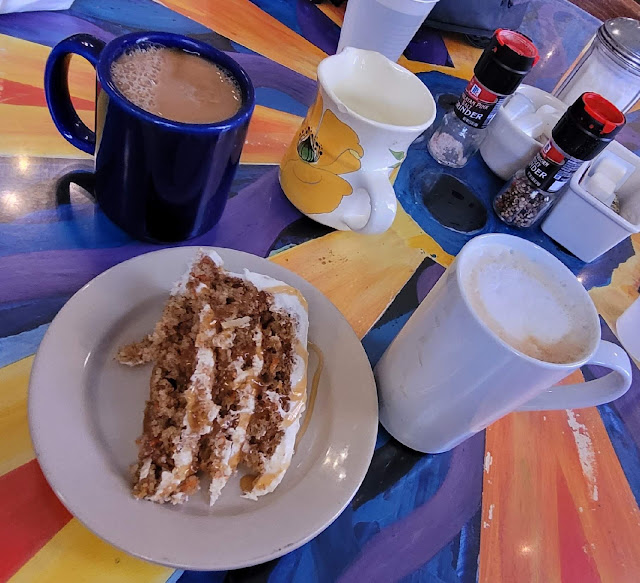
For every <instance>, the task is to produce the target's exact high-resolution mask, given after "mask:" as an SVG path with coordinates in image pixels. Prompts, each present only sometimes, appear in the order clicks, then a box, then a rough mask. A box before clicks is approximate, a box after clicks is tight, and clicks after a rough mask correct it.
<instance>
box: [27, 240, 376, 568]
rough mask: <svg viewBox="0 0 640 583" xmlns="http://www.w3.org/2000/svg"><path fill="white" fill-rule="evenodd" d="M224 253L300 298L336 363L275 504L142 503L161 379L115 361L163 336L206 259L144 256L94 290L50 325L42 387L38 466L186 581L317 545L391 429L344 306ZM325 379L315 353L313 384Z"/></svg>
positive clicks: (102, 527) (92, 285)
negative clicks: (193, 267) (169, 302)
mask: <svg viewBox="0 0 640 583" xmlns="http://www.w3.org/2000/svg"><path fill="white" fill-rule="evenodd" d="M215 250H216V251H217V252H218V253H219V254H220V255H221V257H222V258H223V260H224V263H225V267H226V268H227V269H229V270H230V271H235V272H241V271H242V269H243V268H245V267H246V268H248V269H250V270H251V271H255V272H258V273H263V274H266V275H269V276H271V277H275V278H277V279H280V280H282V281H284V282H286V283H288V284H290V285H292V286H295V287H297V288H298V289H300V290H301V291H302V293H303V294H304V296H305V297H306V299H307V301H308V303H309V320H310V328H309V339H310V341H311V342H313V343H314V344H316V345H317V346H318V347H319V348H320V350H321V351H322V353H323V355H324V359H325V366H324V369H323V372H322V376H321V380H320V383H319V386H318V393H317V400H316V404H315V408H314V409H313V412H312V416H311V422H310V424H309V428H308V430H307V432H306V433H305V434H304V436H303V438H302V440H301V442H300V444H299V446H298V448H297V450H296V453H295V455H294V457H293V461H292V464H291V467H290V468H289V471H288V472H287V474H286V476H285V478H284V480H283V481H282V483H281V484H280V486H279V487H278V488H277V489H276V490H275V491H274V492H273V493H271V494H269V495H267V496H264V497H263V498H261V499H260V500H259V501H258V502H254V501H251V500H245V499H244V498H242V497H241V495H240V494H241V492H240V487H239V477H238V476H236V477H234V478H233V479H232V480H231V481H230V482H229V483H228V484H227V486H226V487H225V489H224V490H223V493H222V496H221V497H220V499H219V500H218V502H217V503H216V504H215V506H213V507H211V508H210V507H209V506H208V504H207V500H206V497H205V493H206V489H205V491H204V492H203V491H200V492H198V493H197V494H195V495H194V496H192V498H191V500H189V502H187V503H186V504H184V505H182V506H171V505H159V504H154V503H152V502H148V501H141V500H136V499H134V498H133V497H132V495H131V492H130V474H129V466H130V464H132V463H133V462H134V461H135V460H136V455H137V450H136V445H135V439H136V437H137V436H138V435H139V433H140V431H141V429H142V416H143V410H144V404H145V400H146V398H147V396H148V390H149V389H148V384H149V376H150V367H137V368H130V367H125V366H122V365H120V364H118V363H117V362H116V361H115V360H114V355H115V353H116V350H117V348H118V347H119V346H121V345H122V344H125V343H127V342H131V341H134V340H137V339H139V338H142V337H143V335H144V334H146V333H148V332H150V331H151V330H152V328H153V325H154V323H155V321H156V320H157V319H158V318H159V316H160V314H161V311H162V307H163V305H164V303H165V301H166V299H167V297H168V295H169V290H170V289H171V287H172V284H173V282H174V281H175V280H177V279H178V278H179V277H180V276H181V275H182V273H183V272H184V271H185V270H186V268H187V266H188V264H189V262H190V260H191V259H192V258H193V256H194V254H195V252H196V248H195V247H181V248H174V249H166V250H162V251H156V252H153V253H149V254H146V255H142V256H139V257H136V258H134V259H131V260H129V261H125V262H124V263H121V264H119V265H116V266H115V267H113V268H112V269H110V270H108V271H106V272H105V273H103V274H101V275H100V276H98V277H96V278H95V279H94V280H93V281H91V282H89V283H88V284H87V285H86V286H85V287H84V288H82V289H81V290H80V291H79V292H78V293H76V294H75V295H74V296H73V297H72V298H71V299H70V300H69V302H68V303H67V304H66V305H65V306H64V307H63V308H62V310H60V313H59V314H58V315H57V316H56V318H55V320H54V321H53V322H52V323H51V326H50V327H49V330H48V331H47V333H46V335H45V337H44V340H43V341H42V344H41V345H40V349H39V350H38V354H37V356H36V359H35V362H34V365H33V370H32V373H31V381H30V385H29V425H30V429H31V437H32V440H33V444H34V447H35V451H36V455H37V457H38V461H39V462H40V465H41V466H42V469H43V471H44V474H45V476H46V477H47V479H48V480H49V483H50V484H51V486H52V487H53V489H54V491H55V492H56V494H57V495H58V497H59V498H60V500H61V501H62V502H63V504H64V505H65V506H66V507H67V508H68V509H69V510H70V511H71V512H72V513H73V514H74V515H75V516H76V517H77V518H78V519H79V520H80V521H82V522H83V523H84V524H85V525H86V526H87V527H88V528H90V529H91V530H92V531H93V532H95V533H96V534H98V535H99V536H101V537H102V538H104V539H105V540H107V541H109V542H110V543H112V544H114V545H115V546H117V547H120V548H121V549H123V550H125V551H127V552H129V553H131V554H133V555H137V556H139V557H142V558H144V559H147V560H149V561H154V562H157V563H162V564H165V565H170V566H172V567H177V568H184V569H206V570H225V569H235V568H239V567H245V566H249V565H254V564H257V563H262V562H264V561H268V560H270V559H274V558H276V557H279V556H281V555H283V554H285V553H287V552H289V551H292V550H293V549H295V548H297V547H299V546H301V545H302V544H304V543H305V542H307V541H309V540H310V539H311V538H313V537H314V536H315V535H316V534H318V533H319V532H320V531H322V530H323V529H324V528H326V527H327V526H328V525H329V524H331V522H332V521H333V520H334V519H335V518H336V517H337V516H338V515H339V514H340V512H342V510H343V509H344V508H345V506H346V505H347V504H348V503H349V501H350V500H351V498H352V497H353V495H354V494H355V492H356V490H357V489H358V487H359V486H360V484H361V482H362V480H363V478H364V476H365V473H366V471H367V468H368V466H369V462H370V461H371V456H372V455H373V448H374V444H375V438H376V432H377V427H378V407H377V398H376V390H375V383H374V379H373V374H372V372H371V367H370V366H369V361H368V359H367V357H366V355H365V352H364V350H363V348H362V345H361V343H360V341H359V340H358V338H357V337H356V335H355V334H354V332H353V330H352V329H351V327H350V326H349V324H348V323H347V321H346V320H345V319H344V318H343V317H342V315H341V314H340V312H339V311H338V310H337V309H336V308H335V306H334V305H333V304H332V303H331V302H330V301H329V300H328V299H327V298H326V297H325V296H323V295H322V294H321V293H320V292H319V291H318V290H317V289H315V288H314V287H313V286H312V285H310V284H309V283H307V282H306V281H305V280H303V279H302V278H300V277H298V276H297V275H295V274H293V273H291V272H290V271H288V270H286V269H284V268H283V267H280V266H279V265H276V264H274V263H271V262H270V261H267V260H266V259H262V258H260V257H256V256H254V255H249V254H247V253H242V252H239V251H232V250H229V249H215ZM316 366H317V359H316V358H314V357H313V353H312V354H311V360H310V365H309V372H310V375H309V376H310V377H312V376H313V372H314V370H315V367H316Z"/></svg>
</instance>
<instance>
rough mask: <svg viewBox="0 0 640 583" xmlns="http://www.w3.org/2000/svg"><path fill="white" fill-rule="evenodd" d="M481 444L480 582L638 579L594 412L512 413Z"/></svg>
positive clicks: (630, 514)
mask: <svg viewBox="0 0 640 583" xmlns="http://www.w3.org/2000/svg"><path fill="white" fill-rule="evenodd" d="M581 380H582V375H581V374H580V372H579V371H578V372H576V373H574V374H573V375H571V377H570V378H569V379H565V381H563V384H564V383H567V382H580V381H581ZM485 443H486V445H485V449H486V457H485V474H484V484H483V493H482V527H483V528H482V530H481V538H480V560H479V576H478V581H479V583H494V582H496V581H539V582H541V583H542V582H544V583H546V582H551V581H553V582H556V581H557V582H563V583H573V582H574V581H575V582H580V583H591V582H592V581H602V582H604V583H632V582H633V583H635V582H637V581H638V573H640V545H638V542H637V541H638V540H640V511H639V510H638V506H637V504H636V500H635V498H634V496H633V493H632V491H631V488H630V487H629V483H628V482H627V479H626V477H625V475H624V472H623V470H622V468H621V466H620V461H619V460H618V457H617V456H616V453H615V450H614V449H613V446H612V445H611V442H610V440H609V436H608V434H607V430H606V428H605V427H604V424H603V422H602V419H601V417H600V414H599V413H598V410H597V409H596V408H588V409H579V410H575V411H540V412H530V413H514V414H511V415H508V416H506V417H504V418H503V419H501V420H499V421H498V422H496V423H494V424H493V425H492V426H491V427H489V428H488V430H487V433H486V442H485Z"/></svg>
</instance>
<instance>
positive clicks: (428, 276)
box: [416, 263, 445, 302]
mask: <svg viewBox="0 0 640 583" xmlns="http://www.w3.org/2000/svg"><path fill="white" fill-rule="evenodd" d="M444 271H445V270H444V267H442V265H438V264H437V263H434V264H433V265H430V266H429V267H427V268H426V269H425V270H424V271H423V272H422V273H421V274H420V277H419V278H418V282H417V284H416V292H417V294H418V302H421V301H422V300H424V298H425V297H426V295H427V294H428V293H429V292H430V291H431V288H432V287H433V286H434V285H435V284H436V281H438V280H439V279H440V277H441V276H442V274H443V273H444Z"/></svg>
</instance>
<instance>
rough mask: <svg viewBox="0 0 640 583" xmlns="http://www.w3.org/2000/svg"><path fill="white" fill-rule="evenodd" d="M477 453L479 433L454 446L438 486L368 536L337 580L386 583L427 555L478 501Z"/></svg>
mask: <svg viewBox="0 0 640 583" xmlns="http://www.w3.org/2000/svg"><path fill="white" fill-rule="evenodd" d="M483 454H484V433H479V434H476V435H474V436H473V437H471V438H470V439H468V440H467V441H466V442H464V443H463V444H461V445H459V446H458V447H456V448H455V449H454V451H453V455H452V457H451V464H450V466H449V471H448V473H447V477H446V478H445V479H444V482H443V483H442V486H440V489H439V490H438V491H437V492H436V493H435V494H434V495H433V496H432V497H431V498H430V499H429V500H428V502H426V503H425V504H423V505H422V506H420V507H418V508H416V509H415V510H414V511H413V512H412V513H411V514H410V515H409V516H407V517H406V518H403V519H402V520H399V521H398V522H395V523H394V524H392V525H390V526H388V527H386V528H384V529H382V530H381V531H380V532H379V533H378V534H376V535H375V536H374V537H373V538H371V539H370V540H369V542H368V543H367V544H366V545H365V546H364V547H363V549H362V551H361V552H360V554H359V555H358V557H357V558H356V559H355V560H354V561H353V563H351V565H350V566H349V568H348V569H347V570H346V571H345V573H344V574H343V575H342V577H341V578H340V579H339V583H360V582H362V581H367V583H392V582H394V581H399V580H400V579H402V578H403V577H406V576H407V575H409V574H411V573H413V572H414V571H415V570H416V569H419V568H420V567H421V566H422V565H424V564H425V563H427V562H428V561H429V560H431V558H433V557H434V556H435V554H436V553H437V552H438V551H440V550H441V549H442V548H443V547H444V546H445V545H447V544H448V543H449V541H451V540H452V539H453V538H454V537H455V536H456V535H457V534H458V533H459V532H460V530H461V529H462V527H463V526H464V525H465V524H466V523H467V522H468V521H469V520H470V519H471V518H472V517H473V516H474V514H475V513H476V512H477V511H478V508H479V507H480V502H481V495H482V467H483V466H482V463H483Z"/></svg>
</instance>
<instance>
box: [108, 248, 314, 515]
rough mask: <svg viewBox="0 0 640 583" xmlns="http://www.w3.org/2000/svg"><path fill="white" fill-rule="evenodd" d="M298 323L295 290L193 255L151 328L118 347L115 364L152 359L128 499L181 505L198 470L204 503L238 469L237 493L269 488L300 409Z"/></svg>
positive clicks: (302, 336) (302, 311)
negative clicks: (241, 474)
mask: <svg viewBox="0 0 640 583" xmlns="http://www.w3.org/2000/svg"><path fill="white" fill-rule="evenodd" d="M307 329H308V316H307V304H306V301H305V300H304V298H303V297H302V295H301V294H300V292H299V291H298V290H296V289H295V288H292V287H291V286H288V285H287V284H284V283H282V282H280V281H277V280H274V279H272V278H270V277H267V276H264V275H259V274H255V273H251V272H249V271H247V270H245V273H244V274H234V273H230V272H227V271H226V270H224V269H223V267H222V260H221V259H220V257H219V256H218V255H217V254H216V253H214V252H207V253H200V254H199V255H198V257H197V258H196V260H195V261H194V262H193V264H192V265H191V267H190V268H189V270H188V272H187V273H186V274H185V276H184V278H183V279H182V280H181V281H180V282H179V283H178V284H177V285H176V286H175V288H174V290H173V291H172V294H171V296H170V298H169V301H168V302H167V305H166V306H165V308H164V312H163V315H162V317H161V319H160V321H159V322H158V323H157V324H156V327H155V329H154V331H153V333H152V334H150V335H149V336H148V337H147V338H145V339H144V340H142V341H141V342H139V343H136V344H132V345H129V346H125V347H123V348H121V349H120V351H119V353H118V359H119V360H120V362H122V363H123V364H129V365H137V364H144V363H149V362H153V363H154V366H153V370H152V373H151V383H150V397H149V400H148V401H147V405H146V409H145V415H144V423H143V432H142V436H141V437H140V438H139V440H138V444H139V455H138V463H137V465H136V467H135V480H134V487H133V493H134V495H135V496H136V497H138V498H146V499H148V500H153V501H155V502H172V503H174V504H175V503H180V502H183V501H184V500H186V498H187V496H188V495H189V494H191V493H192V492H194V491H195V490H196V489H197V488H198V485H199V478H198V472H200V473H201V474H205V475H206V476H208V478H209V480H210V487H209V497H210V503H211V504H213V503H214V502H215V501H216V499H217V498H218V496H219V495H220V492H221V491H222V488H223V487H224V485H225V484H226V483H227V481H228V480H229V478H230V477H231V476H232V475H233V474H234V473H235V472H236V471H237V470H238V468H239V467H243V468H245V469H246V470H247V471H248V472H249V474H250V477H249V478H247V479H245V480H243V482H242V483H243V487H246V492H245V495H246V497H248V498H252V499H257V497H258V496H261V495H263V494H267V493H268V492H271V491H273V489H274V488H275V487H276V486H277V485H278V484H279V483H280V481H281V480H282V477H283V476H284V473H285V472H286V470H287V468H288V467H289V464H290V463H291V457H292V455H293V449H294V442H295V436H296V433H297V431H298V429H299V426H300V416H301V414H302V412H303V411H304V406H305V399H306V369H307V350H306V343H307Z"/></svg>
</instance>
